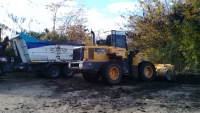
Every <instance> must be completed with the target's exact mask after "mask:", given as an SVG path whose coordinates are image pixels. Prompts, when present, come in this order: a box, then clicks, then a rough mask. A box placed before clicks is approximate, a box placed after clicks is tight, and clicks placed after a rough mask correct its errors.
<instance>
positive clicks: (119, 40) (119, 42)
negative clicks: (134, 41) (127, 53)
mask: <svg viewBox="0 0 200 113" xmlns="http://www.w3.org/2000/svg"><path fill="white" fill-rule="evenodd" d="M115 40H116V47H120V48H125V49H126V48H127V44H126V36H125V35H116V38H115Z"/></svg>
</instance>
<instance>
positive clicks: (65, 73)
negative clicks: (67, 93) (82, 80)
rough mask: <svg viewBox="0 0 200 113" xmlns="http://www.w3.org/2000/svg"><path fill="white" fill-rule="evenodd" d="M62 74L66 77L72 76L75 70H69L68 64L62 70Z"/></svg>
mask: <svg viewBox="0 0 200 113" xmlns="http://www.w3.org/2000/svg"><path fill="white" fill-rule="evenodd" d="M62 76H63V77H64V78H72V77H73V76H74V71H73V70H69V69H68V66H65V67H64V68H63V70H62Z"/></svg>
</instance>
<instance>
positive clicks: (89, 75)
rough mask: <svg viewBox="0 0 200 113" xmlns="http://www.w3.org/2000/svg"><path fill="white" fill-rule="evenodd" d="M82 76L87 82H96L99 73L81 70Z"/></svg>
mask: <svg viewBox="0 0 200 113" xmlns="http://www.w3.org/2000/svg"><path fill="white" fill-rule="evenodd" d="M82 77H83V78H84V79H85V80H86V81H87V82H97V81H98V80H99V78H100V75H99V74H95V73H89V72H82Z"/></svg>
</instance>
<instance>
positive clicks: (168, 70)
mask: <svg viewBox="0 0 200 113" xmlns="http://www.w3.org/2000/svg"><path fill="white" fill-rule="evenodd" d="M154 65H155V67H156V72H157V78H158V79H165V80H168V81H176V79H175V77H174V65H171V64H154Z"/></svg>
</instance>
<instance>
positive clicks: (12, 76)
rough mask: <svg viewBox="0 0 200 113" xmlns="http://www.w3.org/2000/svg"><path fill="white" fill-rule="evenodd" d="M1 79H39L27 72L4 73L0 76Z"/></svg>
mask: <svg viewBox="0 0 200 113" xmlns="http://www.w3.org/2000/svg"><path fill="white" fill-rule="evenodd" d="M0 78H1V79H27V78H39V76H38V75H36V74H35V73H27V72H16V73H6V74H5V75H3V76H0Z"/></svg>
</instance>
